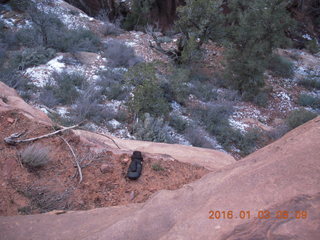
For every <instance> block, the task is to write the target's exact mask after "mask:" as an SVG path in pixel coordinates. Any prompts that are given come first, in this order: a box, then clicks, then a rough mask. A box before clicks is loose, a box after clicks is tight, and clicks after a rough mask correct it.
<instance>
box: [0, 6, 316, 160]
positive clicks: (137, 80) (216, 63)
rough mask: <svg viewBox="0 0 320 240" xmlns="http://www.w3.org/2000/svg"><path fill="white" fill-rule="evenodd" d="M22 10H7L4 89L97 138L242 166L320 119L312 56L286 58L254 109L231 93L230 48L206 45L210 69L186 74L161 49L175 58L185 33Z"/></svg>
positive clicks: (287, 53) (62, 11)
mask: <svg viewBox="0 0 320 240" xmlns="http://www.w3.org/2000/svg"><path fill="white" fill-rule="evenodd" d="M12 2H13V3H14V2H15V1H12ZM12 2H11V3H10V2H9V3H7V4H2V5H1V8H0V11H1V15H0V17H1V18H0V22H1V24H0V27H1V26H2V29H3V32H2V40H1V41H2V44H1V47H2V50H1V51H0V53H1V54H2V56H5V57H6V58H4V57H3V58H2V59H3V60H5V59H7V61H3V63H2V65H3V67H2V68H3V70H2V71H1V72H2V73H1V76H0V77H1V79H2V80H1V81H3V82H4V83H6V84H7V85H9V86H11V87H14V88H15V89H16V90H17V91H18V92H19V94H20V95H21V96H23V97H24V99H25V100H26V101H27V102H28V103H29V104H31V105H33V106H35V107H37V108H38V109H40V110H41V111H43V112H45V113H46V114H47V115H48V116H49V117H50V118H51V119H52V120H53V121H54V122H56V123H58V124H62V125H72V124H76V123H79V122H81V121H83V120H86V121H87V122H88V123H87V124H86V129H89V130H90V131H94V132H98V133H106V134H112V135H113V136H116V137H120V138H125V139H136V140H147V141H155V142H166V143H177V144H183V145H192V146H196V147H205V148H213V149H218V150H223V151H226V152H229V153H231V154H233V156H234V157H236V158H237V159H239V158H241V157H243V156H245V155H247V154H249V153H251V152H253V151H255V150H256V149H258V148H260V147H262V146H264V145H266V144H268V143H270V142H272V141H274V140H275V139H277V138H278V137H279V136H282V135H283V134H284V133H285V132H287V131H288V130H290V129H292V128H293V127H295V126H296V125H299V124H301V123H302V122H304V121H305V120H304V119H306V120H308V119H310V118H312V117H314V116H316V114H318V113H319V108H320V104H319V103H320V100H319V99H320V94H319V86H320V85H319V82H320V79H319V72H320V69H319V63H320V57H319V55H318V54H315V53H312V52H309V51H307V50H297V49H286V50H282V49H279V50H278V56H277V57H275V58H274V59H273V61H272V64H270V66H269V69H268V70H267V71H266V73H265V76H264V77H265V82H266V86H265V87H264V92H262V93H261V94H259V95H257V96H256V97H255V99H254V101H253V102H247V101H244V100H243V98H242V96H241V95H240V94H239V92H237V91H235V90H232V89H230V88H228V86H226V83H225V81H226V80H225V79H224V78H223V77H222V76H221V70H223V68H224V66H223V58H224V48H223V47H221V46H220V45H218V44H216V43H213V42H210V41H209V42H208V43H207V44H204V45H203V47H202V50H201V51H202V54H203V55H202V59H203V60H201V61H200V62H195V63H193V66H192V67H190V68H188V67H187V68H182V67H179V66H176V65H175V64H174V63H172V61H170V59H169V58H168V56H167V55H166V54H164V52H162V51H159V48H157V47H155V46H156V45H157V43H158V42H157V41H160V40H161V49H162V50H164V51H169V52H170V51H174V49H176V47H177V42H178V39H179V34H177V35H164V34H163V33H161V32H156V30H155V29H152V28H150V27H149V28H148V29H145V30H146V31H145V32H139V31H130V32H127V31H124V30H122V29H120V28H119V27H118V26H116V25H115V24H113V23H111V22H109V21H107V20H106V19H104V20H103V19H102V20H101V18H100V19H95V18H92V17H89V16H88V15H86V14H85V13H84V12H82V11H81V10H79V9H77V8H75V7H73V6H71V5H69V4H68V3H66V2H64V1H55V2H54V3H49V2H47V1H42V2H41V3H39V2H37V1H34V2H35V4H36V5H35V6H36V10H34V11H33V12H34V14H31V11H30V10H27V11H26V10H25V9H26V8H25V9H23V8H22V9H21V7H20V8H19V6H20V5H13V3H12ZM46 19H51V20H50V21H51V22H53V23H54V24H50V23H49V24H48V22H47V21H46ZM41 27H44V28H45V29H47V30H46V34H44V35H43V34H42V33H41V31H40V30H41ZM56 28H60V29H61V28H62V29H63V30H60V31H59V34H60V35H59V34H58V32H57V31H56ZM61 34H62V35H61ZM34 36H37V37H36V38H34ZM303 37H304V38H305V39H306V41H309V40H308V39H311V40H310V42H312V41H313V40H314V39H313V38H312V37H311V36H310V35H308V34H305V35H303ZM33 38H34V39H33ZM45 39H47V40H45ZM37 42H39V44H35V43H37ZM39 45H40V46H41V45H43V47H40V48H39ZM161 49H160V50H161ZM150 79H151V80H152V81H155V82H154V83H152V84H151V85H148V84H150V83H149V81H150ZM146 91H147V92H149V95H148V94H146ZM146 102H148V104H145V103H146ZM301 108H305V109H306V110H307V111H308V112H307V111H304V110H303V111H302V110H301ZM299 109H300V110H299ZM292 119H293V120H292ZM296 119H302V120H301V121H300V120H296ZM299 121H300V122H299ZM222 129H223V131H222Z"/></svg>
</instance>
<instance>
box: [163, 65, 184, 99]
mask: <svg viewBox="0 0 320 240" xmlns="http://www.w3.org/2000/svg"><path fill="white" fill-rule="evenodd" d="M170 71H171V73H170V74H169V76H168V77H167V79H165V80H162V81H161V82H160V87H161V88H162V90H163V92H164V97H165V98H166V99H167V101H168V102H173V101H175V102H178V103H180V104H184V103H185V101H186V99H187V98H188V96H189V93H190V90H189V88H188V82H189V80H190V70H189V69H186V68H174V69H171V70H170Z"/></svg>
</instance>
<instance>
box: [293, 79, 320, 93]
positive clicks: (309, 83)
mask: <svg viewBox="0 0 320 240" xmlns="http://www.w3.org/2000/svg"><path fill="white" fill-rule="evenodd" d="M298 84H299V85H300V86H304V87H305V88H306V89H309V90H312V89H318V90H320V75H319V76H318V75H311V76H309V77H306V78H303V79H300V80H299V82H298Z"/></svg>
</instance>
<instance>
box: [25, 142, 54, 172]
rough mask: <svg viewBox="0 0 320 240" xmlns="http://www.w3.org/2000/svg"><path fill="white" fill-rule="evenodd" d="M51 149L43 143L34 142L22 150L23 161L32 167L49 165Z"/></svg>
mask: <svg viewBox="0 0 320 240" xmlns="http://www.w3.org/2000/svg"><path fill="white" fill-rule="evenodd" d="M49 153H50V149H49V148H47V147H44V146H43V145H41V144H32V145H29V146H28V147H26V148H25V149H24V150H22V151H21V153H20V156H21V162H22V163H23V164H24V165H25V166H27V167H28V168H30V169H37V168H41V167H43V166H45V165H47V164H48V163H49V161H50V157H49Z"/></svg>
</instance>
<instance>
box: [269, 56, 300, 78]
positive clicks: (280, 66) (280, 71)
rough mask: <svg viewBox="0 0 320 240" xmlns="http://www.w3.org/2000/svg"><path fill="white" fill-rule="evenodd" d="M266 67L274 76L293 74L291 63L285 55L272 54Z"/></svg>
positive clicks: (288, 76)
mask: <svg viewBox="0 0 320 240" xmlns="http://www.w3.org/2000/svg"><path fill="white" fill-rule="evenodd" d="M268 69H269V70H271V71H272V73H273V74H274V75H276V76H279V77H283V78H292V77H293V75H294V65H293V63H292V62H291V61H290V60H289V59H288V58H285V57H282V56H279V55H273V56H272V57H271V58H270V60H269V63H268Z"/></svg>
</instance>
